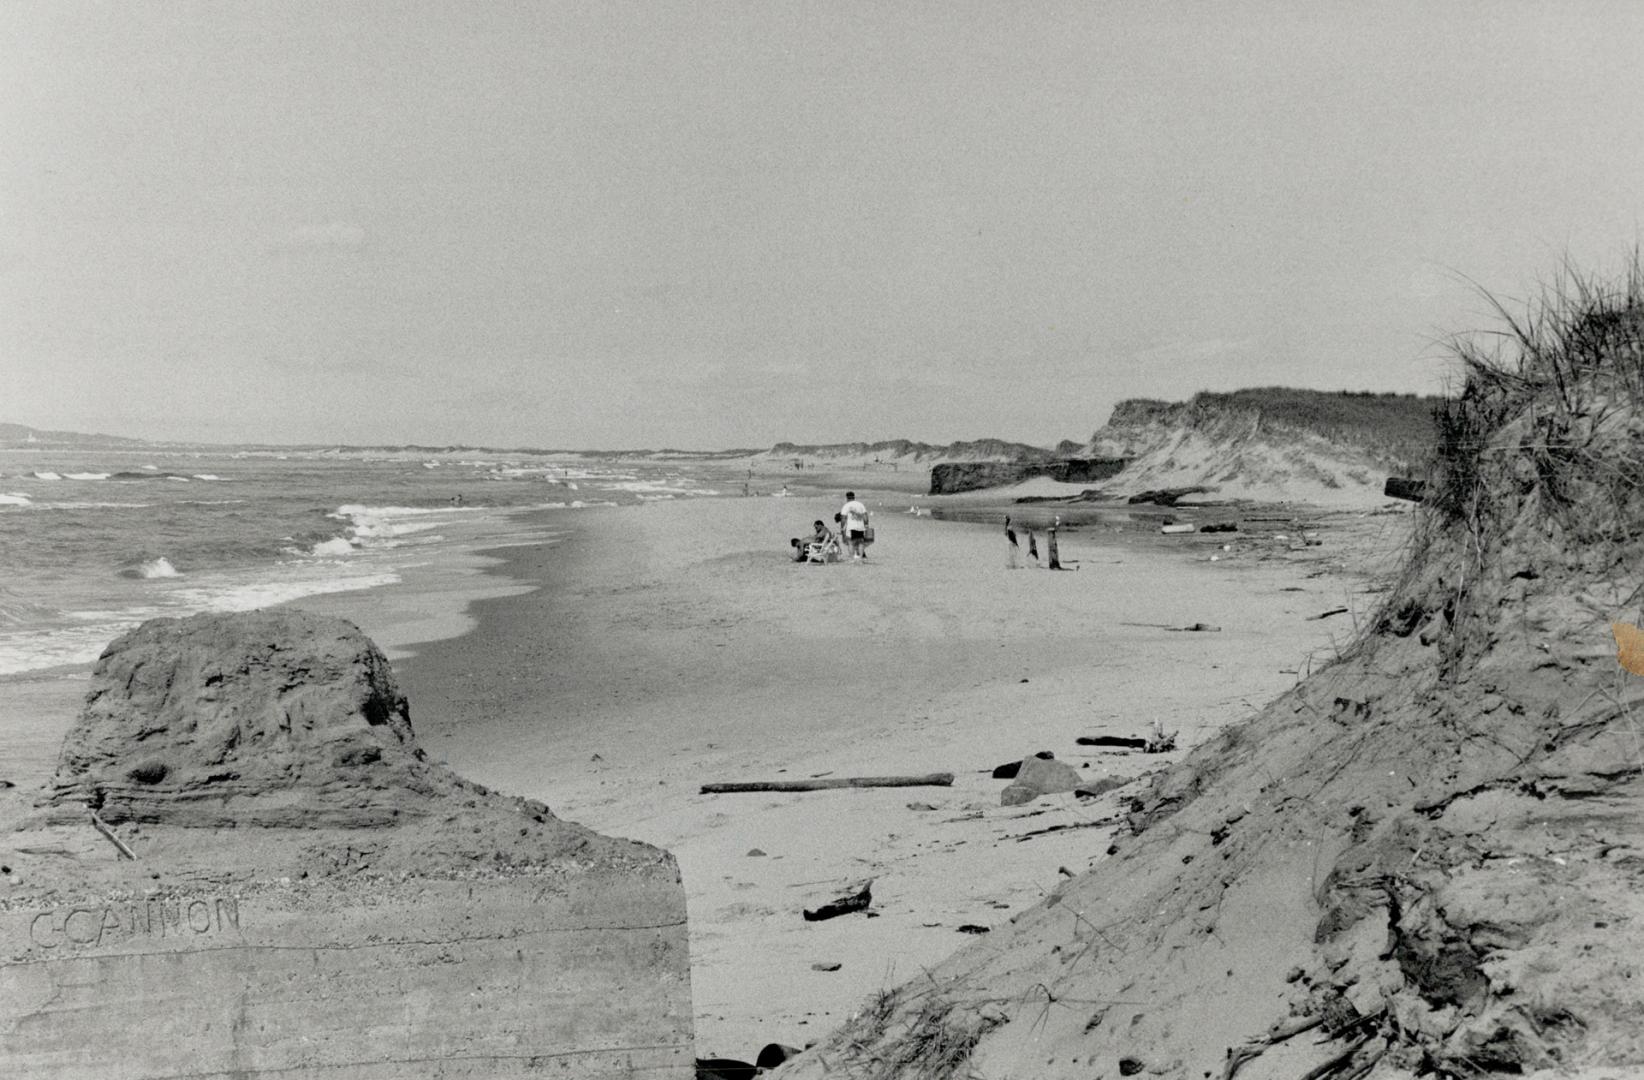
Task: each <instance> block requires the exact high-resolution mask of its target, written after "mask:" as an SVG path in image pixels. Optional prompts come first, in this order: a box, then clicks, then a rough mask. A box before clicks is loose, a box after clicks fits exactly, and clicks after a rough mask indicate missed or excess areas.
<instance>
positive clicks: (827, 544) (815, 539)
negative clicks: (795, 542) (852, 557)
mask: <svg viewBox="0 0 1644 1080" xmlns="http://www.w3.org/2000/svg"><path fill="white" fill-rule="evenodd" d="M811 529H812V533H811V539H810V542H809V543H808V544H806V545H805V547H806V550H807V551H808V552H809V553H810V555H811V557H812V558H816V559H820V560H822V561H824V562H832V561H833V560H835V559H837V558H838V557H839V537H837V536H835V535H834V532H833V530H832V529H830V528H828V527H827V525H825V524H823V523H822V522H821V521H813V522H811Z"/></svg>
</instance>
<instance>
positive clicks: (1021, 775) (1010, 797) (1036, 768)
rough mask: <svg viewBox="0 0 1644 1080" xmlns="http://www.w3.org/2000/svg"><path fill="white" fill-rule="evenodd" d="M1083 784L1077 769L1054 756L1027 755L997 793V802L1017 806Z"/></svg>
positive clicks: (1070, 789) (1002, 804)
mask: <svg viewBox="0 0 1644 1080" xmlns="http://www.w3.org/2000/svg"><path fill="white" fill-rule="evenodd" d="M1081 783H1083V779H1082V778H1081V777H1080V776H1079V770H1078V769H1075V768H1074V767H1073V766H1071V765H1069V764H1067V763H1066V762H1062V761H1057V760H1055V759H1054V758H1042V757H1031V758H1028V759H1027V760H1025V761H1023V762H1022V768H1021V771H1020V772H1018V773H1017V774H1016V779H1015V780H1014V781H1012V783H1011V784H1010V786H1009V787H1007V788H1005V790H1004V791H1003V792H1001V793H1000V795H999V805H1001V806H1020V805H1021V804H1022V803H1030V802H1032V801H1033V800H1034V799H1037V798H1039V797H1040V796H1041V795H1052V794H1055V793H1056V792H1058V791H1072V790H1073V789H1074V788H1076V787H1078V786H1079V785H1080V784H1081Z"/></svg>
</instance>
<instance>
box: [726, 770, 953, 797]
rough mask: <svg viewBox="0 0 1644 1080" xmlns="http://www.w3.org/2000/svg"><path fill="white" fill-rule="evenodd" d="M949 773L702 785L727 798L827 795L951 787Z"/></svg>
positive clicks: (751, 781) (951, 779)
mask: <svg viewBox="0 0 1644 1080" xmlns="http://www.w3.org/2000/svg"><path fill="white" fill-rule="evenodd" d="M952 786H953V774H952V773H950V772H939V773H926V774H924V775H923V776H837V777H827V778H825V779H821V780H750V781H746V782H735V783H723V784H703V785H702V794H704V795H729V794H733V793H735V792H741V791H826V790H829V789H831V788H868V787H952Z"/></svg>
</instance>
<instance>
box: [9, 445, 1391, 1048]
mask: <svg viewBox="0 0 1644 1080" xmlns="http://www.w3.org/2000/svg"><path fill="white" fill-rule="evenodd" d="M812 479H814V478H812V477H806V478H805V480H806V481H810V480H812ZM793 486H794V488H795V490H796V491H800V490H802V489H800V488H799V487H798V485H797V484H794V485H793ZM863 486H864V487H865V486H866V485H863ZM911 501H914V500H912V499H910V495H909V493H908V491H907V490H906V489H905V488H904V490H902V491H899V492H893V491H883V492H878V493H870V494H869V495H868V502H869V503H870V505H871V506H872V507H873V508H874V509H875V511H876V521H875V524H876V530H877V534H878V542H877V543H876V544H875V545H874V547H873V549H872V557H871V558H870V559H869V560H868V561H867V562H865V563H862V564H852V563H849V562H847V563H842V564H836V565H827V566H810V565H795V564H793V563H791V562H790V561H789V560H788V557H787V552H788V547H787V539H788V537H789V536H792V535H798V534H800V533H802V532H804V531H806V530H805V526H806V525H807V523H808V522H810V521H811V520H812V519H813V518H818V517H823V518H831V516H832V513H833V512H834V510H835V509H837V502H838V499H837V497H835V496H832V495H830V496H827V497H821V496H806V495H804V494H796V495H795V496H794V497H791V498H786V499H779V498H778V499H773V498H752V499H740V498H729V499H710V500H696V501H678V502H666V503H652V504H647V505H644V506H639V507H630V508H612V509H591V510H586V511H581V512H578V513H577V514H575V515H559V516H558V517H557V518H556V519H555V521H556V522H559V521H564V522H566V523H567V524H568V526H569V531H568V533H567V534H566V535H565V536H564V537H563V538H562V539H561V540H560V541H559V542H558V543H556V544H553V545H528V546H519V547H511V548H507V549H504V550H502V551H499V552H496V553H495V554H496V556H497V558H498V559H499V560H500V561H499V562H498V563H497V564H495V566H494V570H495V572H496V573H497V574H498V575H500V576H501V577H502V578H505V579H512V580H514V581H518V582H522V583H524V584H527V585H533V586H540V587H539V588H536V589H535V591H531V592H527V593H522V594H521V593H517V592H516V591H515V590H513V589H507V590H504V591H505V592H508V593H514V594H513V595H500V596H499V595H497V589H498V586H497V581H496V579H495V578H490V579H485V578H479V577H476V576H475V570H474V568H473V566H471V565H465V566H464V567H462V568H459V569H458V570H456V571H453V572H452V573H448V574H445V575H443V576H438V575H436V576H434V577H430V578H425V579H423V580H422V583H421V588H422V589H423V590H424V591H423V592H422V593H418V591H417V589H418V587H419V586H418V583H417V582H415V581H414V582H411V583H409V584H408V585H406V586H400V587H395V588H391V589H387V590H378V591H376V592H372V593H364V594H351V595H339V596H332V597H322V598H311V599H309V600H307V601H304V602H303V603H302V604H301V605H300V606H303V607H306V608H312V609H316V610H320V611H322V612H327V613H333V614H341V615H344V616H346V617H349V618H351V619H353V620H354V621H355V622H357V623H359V625H360V626H361V627H362V628H363V629H365V630H366V632H367V633H368V634H370V635H371V636H372V637H373V638H375V639H377V640H378V641H379V643H380V644H383V645H385V646H386V647H388V648H390V649H391V650H392V651H391V655H397V657H398V659H396V672H397V673H398V675H399V678H400V681H401V684H402V686H403V687H404V689H405V690H406V692H407V693H408V695H409V697H410V699H411V709H412V721H413V724H414V725H415V727H416V730H417V733H418V737H419V739H420V741H421V743H422V745H423V746H424V747H425V748H426V749H427V750H428V752H429V753H430V755H431V756H432V757H433V758H434V759H435V760H442V761H445V762H448V763H449V764H450V765H451V766H452V767H453V768H455V769H456V770H458V771H459V772H460V773H461V774H463V775H464V776H467V777H469V778H470V779H473V780H476V781H479V782H481V783H484V784H486V785H489V786H491V787H494V788H497V789H499V790H501V791H503V792H506V793H509V794H517V795H524V796H527V797H530V798H536V799H540V800H542V801H543V802H546V803H547V804H548V805H549V806H551V807H552V809H553V810H554V812H555V813H556V814H557V815H559V816H560V817H562V818H566V819H569V820H572V821H576V822H580V823H582V824H585V825H588V826H590V827H592V828H594V829H596V830H599V831H601V832H604V833H609V834H614V835H618V836H625V837H631V838H635V839H639V840H644V841H646V842H649V843H653V844H657V845H660V846H663V847H666V848H667V849H669V850H670V851H672V852H673V853H674V854H675V856H676V857H677V858H678V861H679V863H680V866H681V869H682V871H683V874H684V879H685V884H686V887H687V890H688V895H689V907H690V919H691V950H692V965H693V982H694V995H695V1007H696V1012H697V1016H696V1029H697V1050H698V1053H699V1055H701V1056H704V1057H707V1056H732V1057H743V1058H750V1059H751V1057H752V1056H753V1054H754V1052H755V1051H756V1050H757V1049H758V1047H759V1046H761V1045H763V1044H764V1043H767V1042H783V1043H788V1044H792V1045H802V1044H804V1043H805V1042H807V1041H809V1040H811V1039H813V1038H819V1037H820V1036H821V1035H823V1034H824V1033H825V1032H826V1031H828V1030H829V1029H831V1028H833V1027H835V1026H837V1025H838V1024H840V1023H841V1022H843V1021H844V1020H845V1019H846V1018H848V1017H849V1016H850V1015H851V1014H852V1012H853V1011H855V1010H856V1009H857V1008H858V1007H859V1006H860V1005H861V1004H862V1002H863V1001H864V1000H865V999H867V998H868V997H869V996H870V995H872V994H873V993H874V992H875V991H877V990H879V989H881V988H888V987H892V986H895V985H896V984H898V983H900V982H903V981H905V980H906V979H908V978H909V977H911V976H914V975H916V974H918V973H919V972H920V971H921V970H922V969H924V968H927V967H930V966H931V965H934V964H935V963H936V962H938V961H940V960H941V959H942V958H944V957H945V956H947V955H948V954H949V953H951V952H952V951H953V950H954V949H956V948H958V947H959V946H961V945H963V944H965V943H966V942H967V941H969V940H971V938H970V937H968V936H967V935H966V934H965V933H962V932H961V931H960V928H961V927H963V926H967V925H969V926H978V927H990V926H995V925H998V924H1000V923H1001V922H1003V921H1004V920H1006V919H1008V918H1009V917H1010V916H1011V915H1012V914H1013V913H1016V912H1019V911H1021V910H1023V909H1025V908H1028V907H1030V906H1032V905H1033V904H1035V903H1037V902H1038V901H1039V900H1040V899H1041V898H1042V897H1043V896H1044V895H1045V894H1046V893H1047V892H1048V891H1050V890H1051V889H1053V888H1055V887H1056V885H1057V884H1058V883H1059V882H1060V881H1061V880H1063V876H1064V868H1065V870H1066V871H1070V872H1072V873H1081V872H1083V871H1085V870H1086V869H1088V868H1089V867H1090V866H1091V865H1092V864H1094V863H1096V862H1099V861H1100V860H1101V859H1102V858H1103V855H1104V852H1105V850H1106V848H1107V846H1108V843H1109V838H1108V833H1109V830H1108V829H1107V828H1106V827H1103V826H1100V825H1095V826H1093V827H1079V828H1065V826H1085V825H1091V824H1092V823H1098V822H1102V821H1103V820H1104V819H1107V818H1112V817H1114V816H1115V815H1116V813H1117V804H1118V799H1119V797H1120V796H1122V795H1123V794H1124V789H1120V790H1119V791H1118V792H1116V793H1110V794H1107V795H1105V796H1102V797H1101V798H1097V799H1093V800H1079V799H1076V798H1075V797H1074V796H1072V795H1071V794H1061V795H1053V796H1047V797H1045V798H1043V799H1041V800H1039V801H1037V802H1035V803H1032V804H1029V805H1026V806H1019V807H1009V808H1007V807H1002V806H1001V805H1000V798H999V796H1000V791H1001V790H1002V788H1003V787H1004V782H1003V781H999V780H995V779H992V778H991V776H990V775H989V774H990V771H991V770H992V768H993V767H994V766H995V765H998V764H1001V763H1003V762H1006V761H1010V760H1014V759H1018V758H1021V757H1023V756H1025V755H1029V754H1032V753H1034V752H1036V751H1040V750H1050V751H1053V752H1054V753H1055V755H1056V756H1057V757H1058V758H1059V759H1061V760H1064V761H1067V762H1069V763H1071V764H1074V765H1077V766H1078V767H1079V768H1080V770H1081V772H1082V773H1084V774H1085V775H1087V776H1088V777H1089V778H1090V779H1091V780H1095V779H1098V778H1101V777H1121V778H1126V777H1137V776H1140V775H1142V774H1143V773H1145V772H1147V771H1150V770H1153V769H1157V768H1159V767H1160V766H1161V765H1163V764H1166V763H1168V762H1170V761H1173V760H1176V759H1177V758H1178V757H1179V752H1178V753H1176V754H1167V755H1140V754H1131V755H1126V754H1113V753H1100V752H1093V751H1092V752H1086V749H1085V748H1082V747H1079V746H1077V745H1076V744H1075V741H1074V740H1075V738H1076V737H1077V736H1079V735H1086V734H1104V733H1105V734H1118V735H1140V734H1145V733H1146V732H1147V730H1148V729H1149V728H1150V727H1151V725H1152V724H1153V723H1154V722H1155V721H1157V722H1159V723H1161V724H1162V725H1163V726H1164V728H1165V729H1166V730H1168V731H1175V732H1179V736H1180V745H1181V747H1182V749H1183V750H1185V749H1187V748H1190V747H1191V746H1193V745H1194V744H1196V743H1198V742H1200V741H1202V740H1204V739H1205V738H1207V737H1208V736H1210V735H1212V734H1214V733H1215V732H1216V731H1217V730H1218V729H1220V728H1221V727H1223V726H1224V725H1226V724H1229V723H1232V722H1235V721H1237V720H1239V719H1242V718H1244V717H1246V716H1248V715H1250V714H1251V713H1252V712H1253V711H1254V710H1255V709H1257V708H1258V707H1259V706H1261V705H1262V704H1264V703H1265V702H1266V701H1267V700H1269V699H1270V698H1271V697H1272V696H1273V695H1275V694H1276V693H1278V692H1280V691H1282V690H1284V689H1286V688H1288V687H1290V686H1292V685H1293V684H1294V683H1295V682H1296V681H1297V679H1298V678H1299V677H1300V676H1301V675H1303V674H1305V673H1306V672H1307V670H1308V669H1309V667H1310V666H1313V665H1316V664H1317V663H1318V662H1319V661H1321V660H1322V659H1324V658H1326V657H1328V656H1330V655H1333V650H1334V648H1335V647H1336V645H1337V644H1341V643H1345V642H1346V641H1347V640H1348V639H1349V638H1350V637H1351V635H1352V631H1353V625H1354V620H1355V619H1356V618H1358V617H1359V616H1360V615H1361V614H1362V613H1364V612H1366V611H1368V610H1369V609H1370V608H1371V607H1373V606H1374V603H1375V601H1376V600H1377V594H1376V593H1375V592H1373V591H1369V590H1370V589H1372V588H1374V583H1375V581H1376V580H1377V575H1384V574H1387V573H1390V572H1391V571H1392V569H1393V568H1394V564H1395V562H1396V559H1395V557H1394V553H1395V552H1396V551H1397V549H1398V548H1399V547H1400V545H1401V544H1402V543H1403V540H1404V533H1405V524H1406V517H1405V516H1404V515H1403V514H1402V513H1401V514H1361V513H1345V512H1333V513H1331V514H1329V515H1320V514H1314V515H1312V516H1311V517H1310V518H1309V519H1308V520H1309V521H1310V522H1312V523H1314V524H1316V525H1317V526H1318V531H1319V536H1320V539H1321V541H1322V544H1321V545H1320V546H1317V547H1308V548H1305V549H1302V550H1292V548H1291V544H1290V542H1288V541H1281V540H1276V539H1274V538H1273V536H1272V534H1273V533H1275V532H1279V531H1283V532H1284V533H1285V534H1286V535H1293V534H1294V533H1295V531H1296V530H1295V527H1294V526H1293V525H1292V524H1290V523H1288V522H1286V521H1276V522H1270V523H1268V524H1267V525H1265V526H1263V527H1262V528H1263V529H1264V530H1265V531H1263V532H1260V533H1255V534H1253V533H1251V532H1241V533H1238V534H1224V535H1217V536H1190V537H1170V538H1162V537H1160V536H1158V535H1157V533H1156V532H1155V531H1154V530H1153V526H1152V525H1149V524H1145V523H1138V524H1136V525H1134V526H1132V527H1129V528H1125V527H1119V526H1102V525H1086V526H1084V527H1082V528H1078V529H1066V530H1064V531H1063V532H1062V534H1061V554H1062V558H1063V561H1064V563H1073V562H1076V563H1077V564H1078V566H1079V570H1078V571H1077V572H1069V573H1051V572H1048V571H1042V570H1041V571H1030V570H1019V571H1014V572H1013V571H1010V570H1008V569H1007V568H1006V557H1005V556H1006V547H1005V540H1004V538H1003V535H1002V533H1001V530H1000V529H999V528H998V527H997V526H995V525H969V524H959V523H954V522H942V521H936V520H933V519H931V518H927V517H915V516H913V515H909V514H905V513H900V512H899V511H903V510H905V509H906V507H907V506H908V505H909V504H910V502H911ZM931 504H935V505H940V501H939V500H923V501H922V502H921V505H931ZM966 507H967V510H968V511H969V512H976V507H977V501H976V500H974V499H972V500H969V501H968V502H967V503H966ZM1298 512H1299V511H1279V512H1276V516H1278V517H1281V518H1283V517H1287V516H1290V515H1293V514H1295V513H1298ZM1223 545H1229V550H1223ZM1213 556H1214V558H1215V561H1211V559H1212V557H1213ZM431 583H437V584H431ZM464 590H467V591H466V593H465V592H464ZM482 593H483V594H484V595H487V596H488V597H489V598H487V599H483V600H480V601H479V602H478V603H476V604H475V605H474V606H473V608H472V609H471V612H470V613H471V614H472V615H473V616H475V617H476V619H475V622H476V625H475V626H474V629H473V630H472V631H471V632H468V633H466V634H464V635H463V636H460V637H455V638H449V639H447V640H443V641H438V642H434V643H431V644H425V645H416V646H412V647H409V648H407V647H406V646H407V645H408V644H409V643H410V642H412V641H413V640H414V638H415V636H416V632H417V630H418V629H419V628H423V629H426V628H428V627H431V626H433V627H438V628H439V632H442V633H443V632H448V631H454V630H456V629H461V628H462V626H464V625H467V622H466V621H464V620H460V619H453V618H452V616H451V612H452V611H453V610H454V605H455V604H457V603H460V602H461V600H462V598H463V596H464V595H476V594H482ZM1339 607H1345V608H1348V609H1349V611H1348V612H1347V613H1345V614H1341V615H1337V616H1334V617H1331V618H1326V619H1316V618H1311V617H1312V616H1316V615H1318V614H1319V613H1321V612H1324V611H1327V610H1330V609H1334V608H1339ZM440 612H445V613H446V614H443V615H441V614H439V613H440ZM431 613H432V614H431ZM1193 623H1208V624H1213V625H1216V626H1219V627H1221V630H1220V631H1219V632H1215V633H1180V632H1172V631H1170V630H1168V629H1166V627H1173V626H1174V627H1179V626H1186V625H1190V624H1193ZM83 688H84V682H83V680H82V679H80V678H79V677H78V676H77V675H75V674H69V675H67V676H65V675H62V674H60V673H59V674H57V675H53V676H51V677H44V678H39V679H32V680H16V681H13V682H11V683H10V684H9V685H8V686H7V687H6V690H7V692H8V693H7V695H5V697H6V700H5V701H4V702H3V703H0V740H3V742H4V744H5V745H6V746H7V747H8V755H7V756H8V759H9V761H8V764H7V770H6V775H5V776H4V777H3V778H4V779H9V780H12V781H14V782H16V783H18V784H19V785H21V787H22V788H25V789H26V788H28V787H31V786H32V785H33V784H34V783H37V782H38V781H39V780H43V779H44V776H45V774H47V773H49V769H50V766H51V762H52V760H53V759H54V757H55V748H56V745H57V741H58V740H59V739H60V738H61V734H62V731H63V730H64V729H66V727H67V724H68V721H69V719H71V718H72V716H73V714H74V712H75V711H76V710H77V708H78V697H79V694H80V693H81V692H82V691H83ZM943 770H945V771H951V772H953V773H955V774H956V777H957V779H956V781H955V783H954V784H953V786H952V787H922V788H885V789H870V790H844V791H820V792H810V793H784V794H770V793H765V794H731V795H703V794H700V793H699V788H700V785H702V784H703V783H705V782H710V781H727V780H731V781H735V780H761V779H803V778H807V777H818V776H834V777H845V776H861V775H885V774H904V773H925V772H934V771H943ZM1057 826H1064V828H1062V829H1060V830H1058V831H1052V832H1047V833H1041V834H1039V835H1035V836H1030V837H1027V838H1026V839H1018V838H1019V837H1023V836H1024V835H1025V834H1030V833H1035V832H1036V831H1038V830H1044V829H1052V828H1054V827H1057ZM761 853H762V854H761ZM869 879H871V880H872V882H873V886H872V887H873V896H874V900H873V905H872V909H871V911H872V916H871V917H868V916H863V915H859V914H858V915H850V916H845V917H842V918H839V919H834V920H830V921H826V922H806V921H805V920H803V919H802V917H801V911H802V910H803V909H805V908H812V907H816V906H817V905H818V904H819V903H821V902H824V901H826V900H828V899H831V898H833V897H834V896H836V895H839V894H840V893H842V892H844V891H846V890H848V889H851V888H854V887H856V886H859V885H860V884H861V883H862V882H864V881H867V880H869ZM835 965H837V969H836V970H819V969H818V966H820V967H824V968H832V967H834V966H835Z"/></svg>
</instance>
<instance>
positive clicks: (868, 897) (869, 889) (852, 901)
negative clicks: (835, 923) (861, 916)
mask: <svg viewBox="0 0 1644 1080" xmlns="http://www.w3.org/2000/svg"><path fill="white" fill-rule="evenodd" d="M871 903H873V882H871V881H870V882H868V883H867V884H866V885H864V886H862V891H861V892H857V893H852V894H851V895H849V896H841V897H840V898H839V899H837V900H829V901H828V902H827V903H826V904H823V905H822V906H821V907H819V908H816V909H815V910H812V909H810V908H806V909H805V911H804V915H805V921H806V922H821V921H822V920H823V919H833V918H837V917H838V916H840V915H849V914H850V913H851V912H853V911H866V910H868V905H869V904H871Z"/></svg>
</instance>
